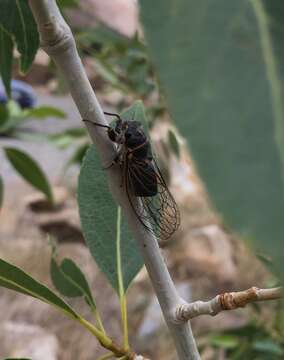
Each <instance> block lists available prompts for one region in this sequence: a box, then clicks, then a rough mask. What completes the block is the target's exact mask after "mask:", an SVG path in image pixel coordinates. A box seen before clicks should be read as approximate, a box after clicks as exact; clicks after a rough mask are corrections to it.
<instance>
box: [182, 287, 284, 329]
mask: <svg viewBox="0 0 284 360" xmlns="http://www.w3.org/2000/svg"><path fill="white" fill-rule="evenodd" d="M283 297H284V296H283V289H282V288H280V287H278V288H272V289H258V288H256V287H252V288H250V289H248V290H243V291H237V292H229V293H224V294H220V295H217V296H215V297H214V298H213V299H211V300H209V301H196V302H193V303H191V304H182V305H180V306H179V307H178V308H177V309H176V319H177V321H181V322H184V321H188V320H189V319H192V318H194V317H196V316H199V315H211V316H215V315H217V314H219V313H220V312H221V311H224V310H234V309H237V308H241V307H245V306H246V305H247V304H249V303H252V302H256V301H267V300H277V299H281V298H283Z"/></svg>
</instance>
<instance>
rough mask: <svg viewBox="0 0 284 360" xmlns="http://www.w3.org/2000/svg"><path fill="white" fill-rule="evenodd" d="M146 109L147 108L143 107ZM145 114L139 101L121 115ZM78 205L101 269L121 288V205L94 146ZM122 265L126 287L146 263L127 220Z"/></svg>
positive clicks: (82, 176) (87, 159) (83, 170)
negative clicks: (118, 252) (118, 240)
mask: <svg viewBox="0 0 284 360" xmlns="http://www.w3.org/2000/svg"><path fill="white" fill-rule="evenodd" d="M142 110H143V108H142ZM135 114H136V116H134V118H133V119H136V120H139V119H140V118H139V117H137V116H138V115H139V114H140V115H141V107H137V104H135V105H134V106H133V107H132V108H131V109H130V110H129V111H128V112H126V113H123V114H122V115H121V116H123V118H124V119H125V118H127V117H128V116H133V115H135ZM78 205H79V211H80V218H81V224H82V230H83V234H84V237H85V240H86V243H87V245H88V247H89V249H90V251H91V254H92V256H93V257H94V259H95V261H96V263H97V264H98V266H99V267H100V269H101V270H102V271H103V272H104V274H105V275H106V277H107V278H108V280H109V282H110V283H111V285H112V286H113V287H114V288H115V289H116V291H117V292H118V291H119V287H118V273H117V261H116V226H117V205H116V203H115V202H114V200H113V199H112V196H111V194H110V192H109V188H108V184H107V179H106V174H105V170H103V169H102V165H101V164H100V161H99V158H98V154H97V152H96V150H95V147H94V146H91V147H90V148H89V150H88V151H87V154H86V156H85V158H84V160H83V165H82V168H81V172H80V176H79V186H78ZM120 231H121V264H122V273H123V285H124V289H125V290H126V289H127V288H128V286H129V285H130V283H131V281H132V280H133V278H134V277H135V276H136V274H137V273H138V271H139V270H140V269H141V267H142V265H143V261H142V259H141V256H140V252H139V249H138V245H137V243H136V242H135V241H134V239H133V238H132V236H131V234H130V231H129V229H128V227H127V224H126V221H125V220H124V219H122V222H121V229H120Z"/></svg>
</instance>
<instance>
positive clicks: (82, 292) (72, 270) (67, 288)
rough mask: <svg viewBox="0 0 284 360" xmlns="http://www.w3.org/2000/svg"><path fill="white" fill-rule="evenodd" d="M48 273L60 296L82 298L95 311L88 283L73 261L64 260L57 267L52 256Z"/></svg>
mask: <svg viewBox="0 0 284 360" xmlns="http://www.w3.org/2000/svg"><path fill="white" fill-rule="evenodd" d="M50 272H51V279H52V282H53V284H54V286H55V287H56V289H57V290H58V291H59V292H60V293H61V294H62V295H64V296H67V297H81V296H84V298H85V300H86V303H87V304H88V305H89V306H91V307H92V308H93V309H96V304H95V301H94V299H93V296H92V293H91V290H90V287H89V284H88V281H87V279H86V277H85V275H84V274H83V272H82V271H81V269H80V268H79V267H78V266H77V265H76V263H75V262H74V261H73V260H71V259H68V258H65V259H63V261H62V262H61V264H60V265H57V262H56V259H55V256H54V255H53V256H52V258H51V264H50Z"/></svg>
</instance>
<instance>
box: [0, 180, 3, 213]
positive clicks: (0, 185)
mask: <svg viewBox="0 0 284 360" xmlns="http://www.w3.org/2000/svg"><path fill="white" fill-rule="evenodd" d="M3 200H4V182H3V179H2V176H0V209H1V207H2V205H3Z"/></svg>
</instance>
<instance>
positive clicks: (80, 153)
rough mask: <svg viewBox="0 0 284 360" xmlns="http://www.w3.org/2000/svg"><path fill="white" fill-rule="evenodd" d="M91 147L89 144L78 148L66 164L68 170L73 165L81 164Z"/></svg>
mask: <svg viewBox="0 0 284 360" xmlns="http://www.w3.org/2000/svg"><path fill="white" fill-rule="evenodd" d="M89 146H90V144H88V143H87V144H82V145H80V146H78V147H77V149H76V150H75V151H74V153H73V155H72V156H71V158H70V159H69V160H68V162H67V164H66V168H68V167H69V166H71V165H73V164H81V163H82V161H83V158H84V156H85V155H86V152H87V150H88V148H89Z"/></svg>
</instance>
